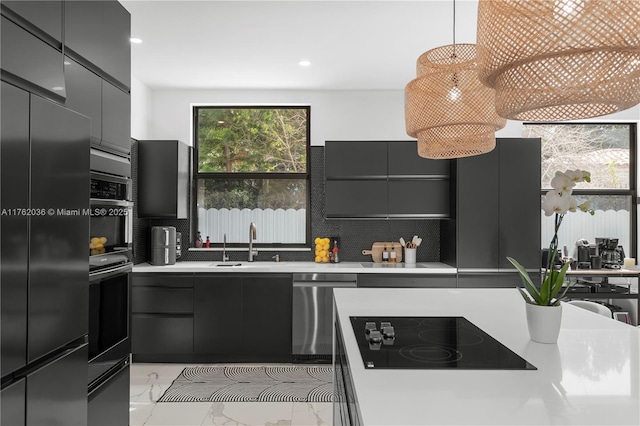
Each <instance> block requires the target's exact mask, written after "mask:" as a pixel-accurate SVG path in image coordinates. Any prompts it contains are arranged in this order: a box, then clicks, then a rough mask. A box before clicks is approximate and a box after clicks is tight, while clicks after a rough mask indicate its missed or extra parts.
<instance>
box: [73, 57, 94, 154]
mask: <svg viewBox="0 0 640 426" xmlns="http://www.w3.org/2000/svg"><path fill="white" fill-rule="evenodd" d="M64 72H65V81H66V84H67V99H66V101H65V106H66V107H67V108H70V109H72V110H74V111H77V112H79V113H80V114H83V115H86V116H87V117H89V118H90V119H91V144H92V145H94V146H100V142H101V141H102V79H101V78H100V77H99V76H98V75H97V74H95V73H93V72H91V71H89V70H88V69H87V68H85V67H83V66H82V65H80V64H79V63H77V62H76V61H74V60H72V59H71V58H69V57H65V61H64Z"/></svg>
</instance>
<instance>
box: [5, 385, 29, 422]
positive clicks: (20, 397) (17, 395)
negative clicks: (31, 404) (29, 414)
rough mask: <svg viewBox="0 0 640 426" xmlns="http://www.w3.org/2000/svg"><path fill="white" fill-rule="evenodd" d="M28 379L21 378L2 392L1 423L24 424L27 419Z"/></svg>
mask: <svg viewBox="0 0 640 426" xmlns="http://www.w3.org/2000/svg"><path fill="white" fill-rule="evenodd" d="M25 396H26V379H21V380H19V381H17V382H16V383H13V384H12V385H11V386H7V387H6V388H4V389H2V392H0V404H1V405H2V406H1V408H0V424H3V425H11V426H24V425H26V424H27V423H26V422H27V421H26V419H25V413H26V408H25Z"/></svg>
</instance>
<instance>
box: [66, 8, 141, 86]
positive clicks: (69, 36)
mask: <svg viewBox="0 0 640 426" xmlns="http://www.w3.org/2000/svg"><path fill="white" fill-rule="evenodd" d="M130 27H131V17H130V15H129V12H127V10H126V9H125V8H124V7H123V6H122V5H121V4H120V3H119V2H117V1H114V0H109V1H67V2H65V45H66V46H67V47H68V48H69V49H70V50H71V55H72V56H73V57H74V58H76V59H83V60H82V61H81V62H83V63H88V64H91V65H92V66H94V67H96V68H97V69H98V70H100V71H102V72H104V73H105V74H106V75H104V76H105V77H111V78H113V79H114V80H116V81H118V82H119V83H122V84H121V86H122V88H123V89H128V88H129V87H130V86H131V46H130V45H129V37H130V34H131V28H130ZM88 64H87V65H88Z"/></svg>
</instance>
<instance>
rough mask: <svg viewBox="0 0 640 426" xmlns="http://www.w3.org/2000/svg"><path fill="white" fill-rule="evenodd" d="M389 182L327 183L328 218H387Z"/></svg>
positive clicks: (350, 181)
mask: <svg viewBox="0 0 640 426" xmlns="http://www.w3.org/2000/svg"><path fill="white" fill-rule="evenodd" d="M387 188H388V183H387V180H386V179H385V180H331V181H327V182H326V183H325V214H326V215H327V217H387V214H388V204H387V203H388V200H387Z"/></svg>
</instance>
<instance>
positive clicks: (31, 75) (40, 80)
mask: <svg viewBox="0 0 640 426" xmlns="http://www.w3.org/2000/svg"><path fill="white" fill-rule="evenodd" d="M1 33H2V34H1V38H0V40H1V41H0V44H1V49H0V50H1V51H2V61H1V63H0V65H1V66H2V79H3V80H5V81H8V82H10V83H12V84H15V85H17V86H19V87H21V88H24V89H26V90H29V91H31V92H34V93H38V94H40V95H42V96H44V97H47V98H49V99H53V100H55V101H57V102H62V101H63V100H64V98H65V96H66V93H65V81H64V68H63V57H62V52H61V51H60V50H57V49H55V48H54V47H52V46H51V45H49V44H47V43H45V42H44V41H42V40H41V39H39V38H38V37H36V36H34V35H33V34H31V33H29V32H28V31H26V30H24V29H23V28H21V27H19V26H18V25H16V24H15V23H13V22H12V21H10V20H9V19H7V18H6V17H4V16H2V22H1Z"/></svg>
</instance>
